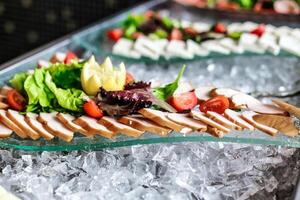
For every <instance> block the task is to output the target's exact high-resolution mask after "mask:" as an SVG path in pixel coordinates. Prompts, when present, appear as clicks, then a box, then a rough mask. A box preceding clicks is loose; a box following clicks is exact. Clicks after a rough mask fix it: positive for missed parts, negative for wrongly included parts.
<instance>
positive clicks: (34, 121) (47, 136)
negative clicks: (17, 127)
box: [25, 113, 54, 140]
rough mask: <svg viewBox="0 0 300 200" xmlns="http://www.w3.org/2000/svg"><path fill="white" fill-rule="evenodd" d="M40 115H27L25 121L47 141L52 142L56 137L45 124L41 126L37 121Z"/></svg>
mask: <svg viewBox="0 0 300 200" xmlns="http://www.w3.org/2000/svg"><path fill="white" fill-rule="evenodd" d="M37 117H38V115H37V114H35V113H26V115H25V121H26V122H27V124H28V125H29V126H30V127H31V128H32V129H33V130H35V131H36V132H38V133H39V134H40V136H42V137H43V138H45V139H46V140H52V139H53V138H54V135H52V134H51V133H50V132H49V131H47V130H46V129H45V128H44V127H43V124H41V123H40V122H39V121H38V120H37Z"/></svg>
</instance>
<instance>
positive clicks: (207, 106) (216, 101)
mask: <svg viewBox="0 0 300 200" xmlns="http://www.w3.org/2000/svg"><path fill="white" fill-rule="evenodd" d="M227 108H229V100H228V98H226V97H224V96H217V97H213V98H211V99H208V100H207V101H204V102H203V103H201V104H200V107H199V109H200V111H201V112H204V113H206V112H207V111H213V112H216V113H219V114H223V113H224V111H225V110H226V109H227Z"/></svg>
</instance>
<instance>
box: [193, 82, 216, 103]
mask: <svg viewBox="0 0 300 200" xmlns="http://www.w3.org/2000/svg"><path fill="white" fill-rule="evenodd" d="M213 89H215V87H213V86H202V87H198V88H196V89H195V94H196V97H197V99H198V101H199V102H203V101H206V100H208V99H209V98H210V92H211V91H212V90H213Z"/></svg>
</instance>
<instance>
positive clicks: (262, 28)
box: [251, 24, 266, 37]
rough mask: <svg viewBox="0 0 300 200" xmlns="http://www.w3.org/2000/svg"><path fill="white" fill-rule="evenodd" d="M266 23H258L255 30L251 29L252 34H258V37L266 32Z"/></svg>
mask: <svg viewBox="0 0 300 200" xmlns="http://www.w3.org/2000/svg"><path fill="white" fill-rule="evenodd" d="M265 29H266V28H265V25H264V24H260V25H258V26H257V27H256V28H255V29H254V30H253V31H251V33H252V34H255V35H257V36H258V37H260V36H262V35H263V34H264V32H265Z"/></svg>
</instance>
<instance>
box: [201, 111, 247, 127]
mask: <svg viewBox="0 0 300 200" xmlns="http://www.w3.org/2000/svg"><path fill="white" fill-rule="evenodd" d="M206 115H207V116H208V117H209V118H211V119H212V120H214V121H215V122H217V123H219V124H221V125H223V126H225V127H226V128H229V129H236V130H242V127H240V126H238V125H236V124H234V123H232V122H231V121H229V120H228V119H226V118H225V117H224V116H223V115H220V114H219V113H216V112H211V111H208V112H207V113H206Z"/></svg>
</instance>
